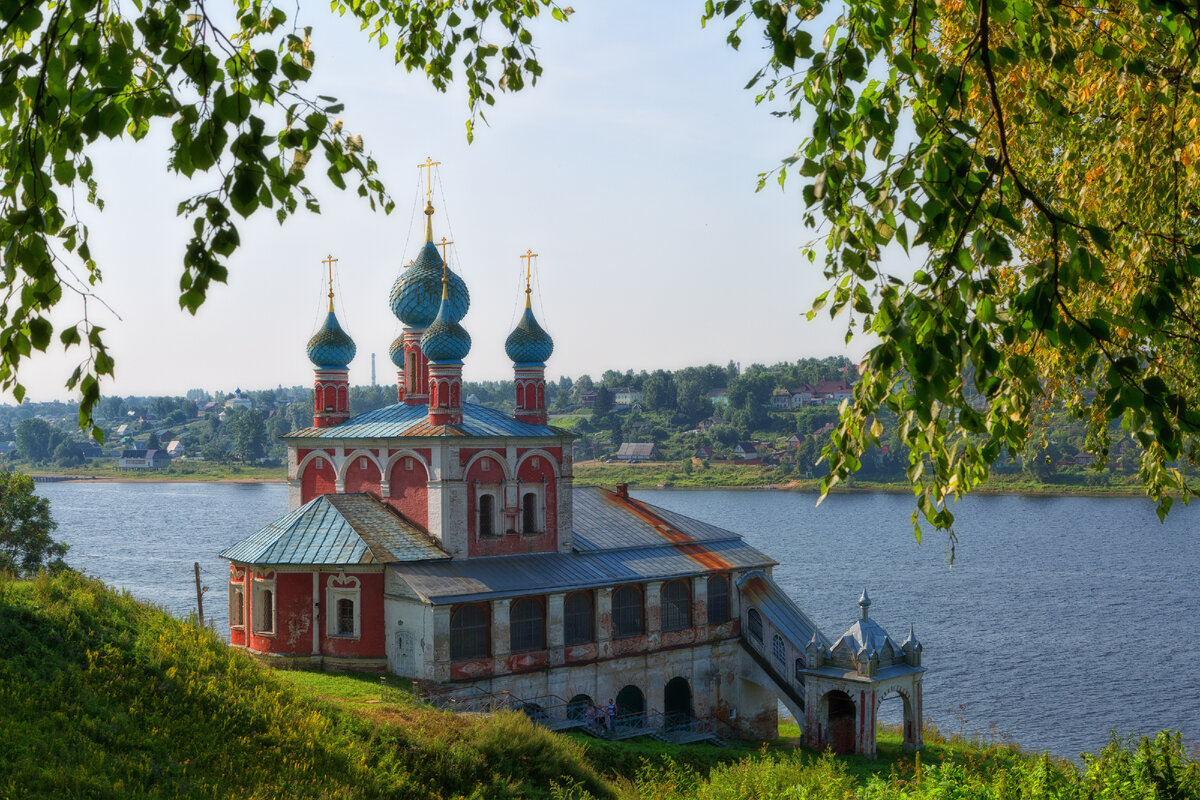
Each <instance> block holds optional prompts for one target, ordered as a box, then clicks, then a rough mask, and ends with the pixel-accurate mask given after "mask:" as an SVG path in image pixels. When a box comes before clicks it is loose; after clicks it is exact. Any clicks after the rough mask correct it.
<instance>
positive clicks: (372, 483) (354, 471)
mask: <svg viewBox="0 0 1200 800" xmlns="http://www.w3.org/2000/svg"><path fill="white" fill-rule="evenodd" d="M364 464H365V466H364ZM380 479H381V476H380V474H379V467H377V466H375V460H374V459H372V458H368V457H367V456H362V455H359V456H355V457H354V460H352V461H351V462H350V464H349V466H347V467H346V482H345V483H346V493H347V494H353V493H354V492H370V493H371V494H373V495H375V496H376V497H379V496H380V489H379V482H380Z"/></svg>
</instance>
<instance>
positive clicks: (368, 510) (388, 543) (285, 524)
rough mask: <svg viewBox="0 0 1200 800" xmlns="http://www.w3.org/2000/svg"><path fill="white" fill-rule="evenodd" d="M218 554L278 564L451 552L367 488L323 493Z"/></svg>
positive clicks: (429, 557)
mask: <svg viewBox="0 0 1200 800" xmlns="http://www.w3.org/2000/svg"><path fill="white" fill-rule="evenodd" d="M221 557H222V558H227V559H229V560H230V561H236V562H239V563H242V564H274V565H279V566H285V565H297V564H312V565H326V566H347V565H352V564H386V563H395V562H405V561H437V560H441V559H448V558H450V556H449V554H448V553H446V552H445V551H444V550H442V549H441V547H439V546H438V544H437V541H436V540H435V539H434V538H433V537H432V536H430V535H429V534H428V533H427V532H426V531H424V530H422V529H421V527H420V526H418V525H416V524H415V523H413V522H412V521H410V520H408V519H405V518H404V517H403V516H401V515H400V514H399V513H398V512H397V511H395V510H394V509H393V508H392V507H391V506H388V505H387V504H386V503H383V502H382V501H380V500H378V499H376V498H374V497H372V496H371V495H368V494H323V495H321V496H320V497H317V498H314V499H313V500H310V501H309V502H307V503H305V504H304V505H302V506H300V507H299V508H297V509H296V510H295V511H292V512H290V513H289V514H287V515H285V516H283V517H281V518H280V519H277V520H276V521H274V522H272V523H271V524H269V525H267V526H266V527H265V528H263V529H262V530H260V531H259V532H258V533H255V534H254V535H253V536H250V537H247V538H246V539H243V540H242V541H240V542H238V543H237V544H235V545H233V546H232V547H230V548H228V549H226V550H225V551H224V552H222V553H221Z"/></svg>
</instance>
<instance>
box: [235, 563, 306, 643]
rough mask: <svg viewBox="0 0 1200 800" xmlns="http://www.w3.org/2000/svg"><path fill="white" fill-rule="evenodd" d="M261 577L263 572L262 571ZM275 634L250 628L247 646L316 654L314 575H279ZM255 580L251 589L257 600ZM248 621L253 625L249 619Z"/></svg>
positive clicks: (276, 587)
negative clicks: (313, 638) (314, 640)
mask: <svg viewBox="0 0 1200 800" xmlns="http://www.w3.org/2000/svg"><path fill="white" fill-rule="evenodd" d="M256 574H259V575H262V574H263V572H262V571H259V572H258V573H256ZM274 575H275V589H274V591H275V633H274V635H262V634H258V633H255V632H254V631H253V628H252V627H250V628H247V633H248V635H249V639H248V641H247V644H246V646H247V647H248V648H249V649H251V650H254V651H257V652H260V653H279V654H282V655H310V654H311V653H312V626H313V618H312V610H313V609H312V573H310V572H275V573H274ZM254 585H255V584H254V581H253V580H251V581H250V582H249V585H248V587H247V589H248V591H247V594H248V595H250V596H251V597H253V591H254ZM247 622H251V620H250V619H247Z"/></svg>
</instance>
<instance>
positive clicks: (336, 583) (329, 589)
mask: <svg viewBox="0 0 1200 800" xmlns="http://www.w3.org/2000/svg"><path fill="white" fill-rule="evenodd" d="M339 600H349V601H351V602H352V603H354V631H353V632H352V633H339V632H338V601H339ZM325 633H326V635H327V636H331V637H333V638H336V639H358V638H360V637H361V636H362V584H361V582H360V581H359V579H358V578H355V577H346V573H344V572H343V573H341V574H339V575H330V576H329V580H328V581H326V583H325Z"/></svg>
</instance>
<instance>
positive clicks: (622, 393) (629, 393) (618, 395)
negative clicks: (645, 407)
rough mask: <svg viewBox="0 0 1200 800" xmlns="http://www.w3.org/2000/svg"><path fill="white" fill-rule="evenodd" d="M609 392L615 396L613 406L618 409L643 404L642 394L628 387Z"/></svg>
mask: <svg viewBox="0 0 1200 800" xmlns="http://www.w3.org/2000/svg"><path fill="white" fill-rule="evenodd" d="M609 391H610V392H612V395H613V405H614V406H615V407H617V408H629V407H630V406H633V405H635V404H638V403H641V402H642V393H641V392H639V391H638V390H636V389H630V388H629V387H628V386H621V387H619V388H617V389H610V390H609Z"/></svg>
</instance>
